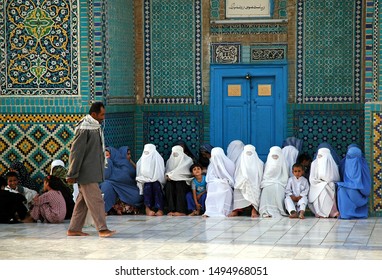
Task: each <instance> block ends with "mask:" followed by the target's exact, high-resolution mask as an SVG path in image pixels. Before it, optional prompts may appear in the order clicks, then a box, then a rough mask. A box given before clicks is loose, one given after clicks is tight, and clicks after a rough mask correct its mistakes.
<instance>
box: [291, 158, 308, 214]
mask: <svg viewBox="0 0 382 280" xmlns="http://www.w3.org/2000/svg"><path fill="white" fill-rule="evenodd" d="M292 172H293V176H291V177H290V178H289V179H288V183H287V185H286V188H285V208H286V209H287V211H288V212H289V218H292V219H293V218H300V219H304V218H305V216H304V214H305V209H306V205H307V204H308V192H309V182H308V180H307V179H306V178H305V177H304V176H303V175H304V167H303V165H302V164H300V163H295V164H294V165H293V167H292ZM297 213H298V214H297Z"/></svg>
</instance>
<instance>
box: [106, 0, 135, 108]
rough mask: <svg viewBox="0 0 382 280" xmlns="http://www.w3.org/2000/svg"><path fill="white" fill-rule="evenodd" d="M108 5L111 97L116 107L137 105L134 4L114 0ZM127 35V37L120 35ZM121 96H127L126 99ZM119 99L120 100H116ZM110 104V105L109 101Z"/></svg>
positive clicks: (108, 68)
mask: <svg viewBox="0 0 382 280" xmlns="http://www.w3.org/2000/svg"><path fill="white" fill-rule="evenodd" d="M107 2H108V10H107V22H108V28H107V29H106V31H105V33H106V38H107V39H106V42H105V47H106V51H107V55H106V58H107V59H106V63H107V64H108V65H107V66H106V69H105V71H104V77H105V78H107V80H106V81H105V82H107V83H108V85H107V86H106V87H108V88H109V90H107V91H106V92H107V96H108V97H110V98H113V99H114V100H112V102H113V103H115V104H118V103H119V104H125V103H126V102H129V100H127V97H130V98H131V100H130V102H134V103H135V102H136V99H135V92H134V78H135V73H134V70H135V68H136V65H135V63H136V62H135V59H134V58H135V34H134V32H135V26H134V8H132V7H133V6H134V4H133V3H134V1H133V0H113V1H107ZM121 34H123V36H120V35H121ZM120 97H124V98H125V100H122V99H121V98H120ZM115 98H118V100H115ZM107 104H108V105H110V102H109V100H108V101H107Z"/></svg>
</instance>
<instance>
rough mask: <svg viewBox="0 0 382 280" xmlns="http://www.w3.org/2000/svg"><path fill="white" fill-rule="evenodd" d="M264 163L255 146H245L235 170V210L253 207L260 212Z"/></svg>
mask: <svg viewBox="0 0 382 280" xmlns="http://www.w3.org/2000/svg"><path fill="white" fill-rule="evenodd" d="M263 169H264V163H263V161H262V160H261V159H260V158H259V156H258V155H257V152H256V148H255V147H254V146H253V145H246V146H244V150H243V152H242V153H241V155H240V157H239V159H238V161H237V163H236V170H235V189H234V192H233V209H234V210H236V209H242V208H245V207H247V206H250V205H252V206H253V207H254V208H255V209H256V211H258V210H259V203H260V193H261V188H260V184H261V179H262V178H263Z"/></svg>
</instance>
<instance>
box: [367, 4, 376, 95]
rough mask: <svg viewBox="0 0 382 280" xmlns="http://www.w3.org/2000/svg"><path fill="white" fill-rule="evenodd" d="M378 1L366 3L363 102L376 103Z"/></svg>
mask: <svg viewBox="0 0 382 280" xmlns="http://www.w3.org/2000/svg"><path fill="white" fill-rule="evenodd" d="M378 5H379V1H378V0H376V1H374V0H367V1H366V16H365V31H364V37H365V80H364V82H365V102H372V101H378V85H379V80H378V49H379V44H378V41H379V36H378V34H379V14H378V11H379V9H378Z"/></svg>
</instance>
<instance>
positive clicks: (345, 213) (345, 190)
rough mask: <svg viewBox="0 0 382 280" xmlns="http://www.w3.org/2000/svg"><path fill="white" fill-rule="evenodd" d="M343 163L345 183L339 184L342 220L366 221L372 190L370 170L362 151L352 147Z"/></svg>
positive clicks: (338, 193) (338, 195)
mask: <svg viewBox="0 0 382 280" xmlns="http://www.w3.org/2000/svg"><path fill="white" fill-rule="evenodd" d="M342 163H343V182H338V183H337V186H338V188H337V200H338V210H339V212H340V218H341V219H366V218H367V217H368V206H367V203H368V200H369V195H370V189H371V175H370V169H369V166H368V164H367V162H366V159H365V158H364V157H363V156H362V151H361V149H360V148H358V147H356V146H352V147H350V148H349V149H348V151H347V153H346V157H345V160H344V161H343V162H342Z"/></svg>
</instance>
